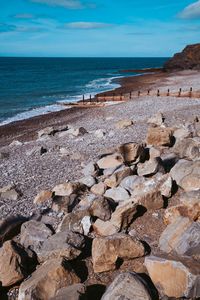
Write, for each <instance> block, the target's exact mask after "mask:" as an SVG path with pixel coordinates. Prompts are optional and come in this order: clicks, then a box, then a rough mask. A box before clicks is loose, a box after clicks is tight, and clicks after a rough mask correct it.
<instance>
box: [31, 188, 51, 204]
mask: <svg viewBox="0 0 200 300" xmlns="http://www.w3.org/2000/svg"><path fill="white" fill-rule="evenodd" d="M51 197H52V192H51V191H47V190H46V191H41V192H39V193H38V194H37V195H36V197H35V199H34V200H33V203H34V204H37V205H41V204H44V203H45V202H46V201H49V200H50V199H51Z"/></svg>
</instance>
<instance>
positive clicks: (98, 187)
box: [91, 181, 107, 196]
mask: <svg viewBox="0 0 200 300" xmlns="http://www.w3.org/2000/svg"><path fill="white" fill-rule="evenodd" d="M106 189H107V185H106V184H105V183H104V182H101V181H100V182H99V183H97V184H95V185H93V186H92V187H91V192H92V193H93V194H95V195H100V196H102V195H103V194H104V193H105V191H106Z"/></svg>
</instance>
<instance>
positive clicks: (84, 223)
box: [81, 216, 92, 235]
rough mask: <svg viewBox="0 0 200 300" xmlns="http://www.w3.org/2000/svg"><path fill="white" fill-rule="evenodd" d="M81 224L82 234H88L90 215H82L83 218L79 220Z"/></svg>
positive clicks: (90, 225)
mask: <svg viewBox="0 0 200 300" xmlns="http://www.w3.org/2000/svg"><path fill="white" fill-rule="evenodd" d="M81 224H82V227H83V234H84V235H88V234H89V233H90V229H91V227H92V223H91V217H90V216H85V217H83V219H82V220H81Z"/></svg>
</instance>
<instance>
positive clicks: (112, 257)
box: [92, 233, 145, 273]
mask: <svg viewBox="0 0 200 300" xmlns="http://www.w3.org/2000/svg"><path fill="white" fill-rule="evenodd" d="M143 255H145V249H144V246H143V244H142V242H140V241H139V240H137V239H134V238H132V237H131V236H129V235H126V234H122V233H119V234H115V235H112V236H109V237H104V238H100V237H99V238H95V239H94V240H93V243H92V261H93V268H94V272H95V273H101V272H106V271H109V270H114V269H115V268H116V261H117V259H118V258H122V259H133V258H136V257H141V256H143Z"/></svg>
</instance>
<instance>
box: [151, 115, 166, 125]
mask: <svg viewBox="0 0 200 300" xmlns="http://www.w3.org/2000/svg"><path fill="white" fill-rule="evenodd" d="M164 120H165V118H164V116H163V114H162V113H161V112H158V113H157V114H156V115H154V116H153V117H151V118H150V119H149V120H148V121H147V123H148V124H155V125H157V126H161V125H162V124H163V123H164Z"/></svg>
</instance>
